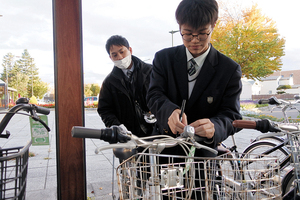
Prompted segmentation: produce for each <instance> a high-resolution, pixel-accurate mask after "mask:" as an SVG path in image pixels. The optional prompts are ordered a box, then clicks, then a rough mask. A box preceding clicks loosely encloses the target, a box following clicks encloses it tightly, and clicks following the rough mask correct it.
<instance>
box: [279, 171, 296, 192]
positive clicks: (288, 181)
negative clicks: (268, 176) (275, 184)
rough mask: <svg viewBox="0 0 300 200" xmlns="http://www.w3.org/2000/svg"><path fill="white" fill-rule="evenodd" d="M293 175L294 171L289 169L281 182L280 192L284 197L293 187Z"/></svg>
mask: <svg viewBox="0 0 300 200" xmlns="http://www.w3.org/2000/svg"><path fill="white" fill-rule="evenodd" d="M294 180H295V173H294V169H291V170H290V171H289V172H288V173H287V174H286V175H285V176H284V178H283V180H282V182H281V191H282V194H283V195H285V194H286V193H287V192H289V191H290V190H292V189H293V188H294V187H295V186H294Z"/></svg>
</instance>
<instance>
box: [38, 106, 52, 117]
mask: <svg viewBox="0 0 300 200" xmlns="http://www.w3.org/2000/svg"><path fill="white" fill-rule="evenodd" d="M35 111H36V112H37V113H40V114H43V115H49V113H50V109H48V108H44V107H40V106H36V109H35Z"/></svg>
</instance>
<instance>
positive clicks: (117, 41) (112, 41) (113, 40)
mask: <svg viewBox="0 0 300 200" xmlns="http://www.w3.org/2000/svg"><path fill="white" fill-rule="evenodd" d="M112 45H116V46H125V47H126V48H127V49H129V42H128V41H127V40H126V38H124V37H122V36H120V35H113V36H111V37H110V38H109V39H108V40H107V41H106V45H105V48H106V51H107V53H108V54H109V50H110V47H111V46H112Z"/></svg>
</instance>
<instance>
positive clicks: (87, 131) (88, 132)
mask: <svg viewBox="0 0 300 200" xmlns="http://www.w3.org/2000/svg"><path fill="white" fill-rule="evenodd" d="M71 133H72V137H76V138H95V139H100V137H101V130H99V129H92V128H85V127H81V126H73V128H72V130H71Z"/></svg>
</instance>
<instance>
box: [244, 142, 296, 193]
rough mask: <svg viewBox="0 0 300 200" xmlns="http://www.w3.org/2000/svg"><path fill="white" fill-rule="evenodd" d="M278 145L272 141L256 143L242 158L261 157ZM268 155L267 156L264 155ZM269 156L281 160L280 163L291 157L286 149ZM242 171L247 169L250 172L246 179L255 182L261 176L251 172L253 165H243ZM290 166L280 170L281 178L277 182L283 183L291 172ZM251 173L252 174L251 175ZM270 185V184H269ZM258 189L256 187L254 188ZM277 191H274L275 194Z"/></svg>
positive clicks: (247, 149)
mask: <svg viewBox="0 0 300 200" xmlns="http://www.w3.org/2000/svg"><path fill="white" fill-rule="evenodd" d="M277 145H278V142H276V141H270V140H259V141H257V142H254V143H252V144H250V145H249V146H248V147H246V148H245V150H244V151H243V153H242V156H241V158H248V159H249V158H250V159H251V158H258V157H259V156H260V155H263V153H264V152H265V151H266V150H269V149H270V148H273V147H275V146H277ZM264 155H266V154H264ZM268 156H274V157H277V158H278V160H279V163H280V162H282V161H283V160H284V159H286V158H287V157H288V156H289V150H288V148H286V147H281V148H278V149H277V150H275V151H274V152H271V153H269V154H268ZM241 166H242V169H247V170H244V171H248V173H247V174H243V176H244V178H245V179H250V180H254V182H255V180H256V179H257V177H259V176H261V175H260V174H259V173H258V172H255V171H252V170H249V168H251V164H246V165H245V164H241ZM288 166H289V164H286V165H285V166H282V167H281V168H280V177H278V180H276V181H281V180H282V178H283V177H284V176H285V174H286V173H287V170H290V167H288ZM250 172H251V173H250ZM268 184H270V183H268ZM253 187H256V186H253ZM275 192H277V191H274V193H275Z"/></svg>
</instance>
